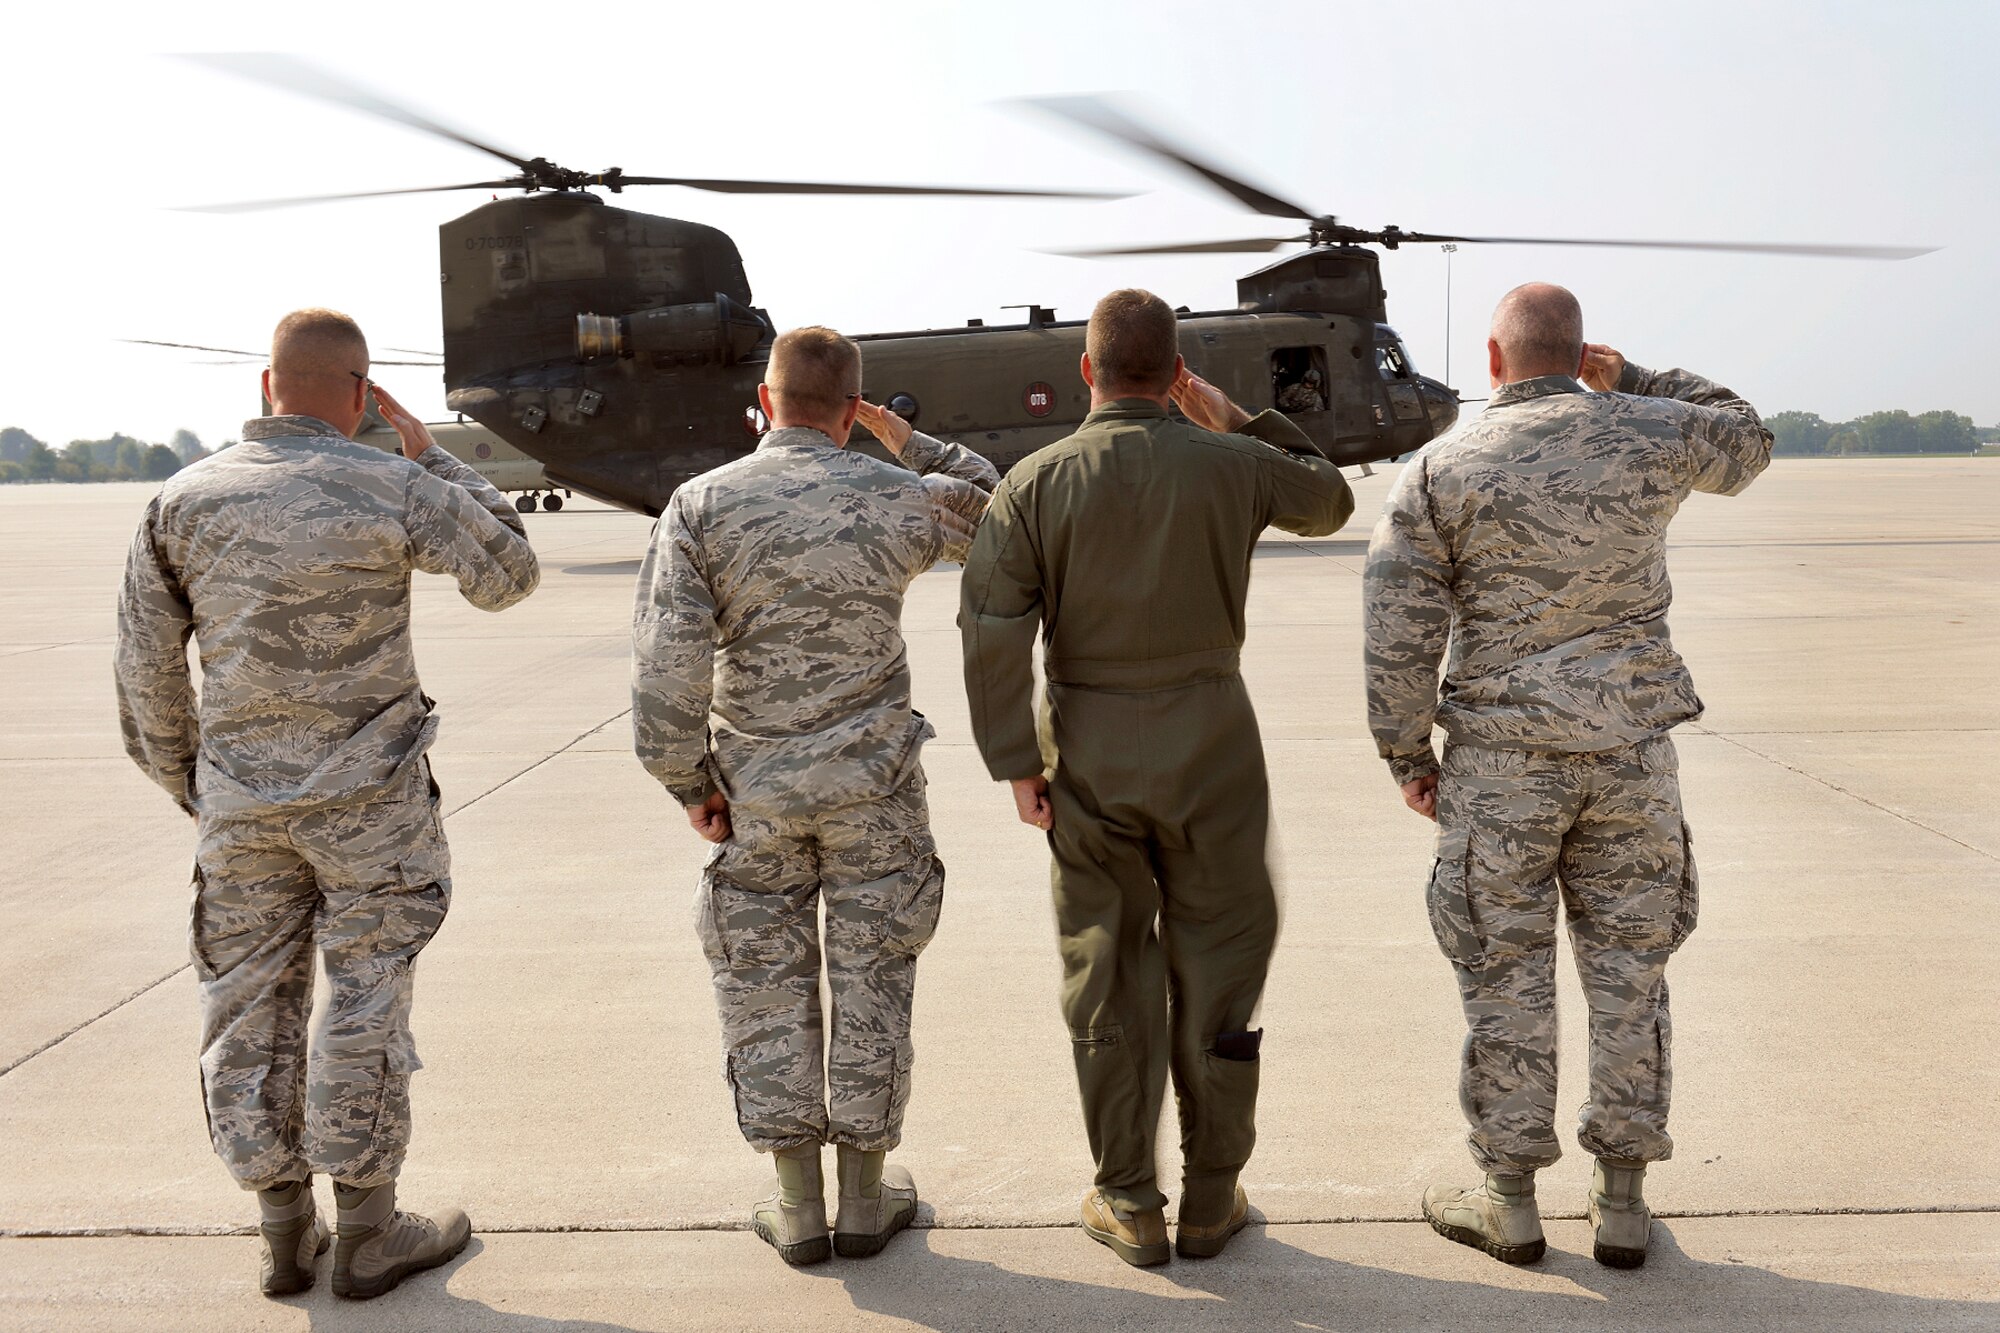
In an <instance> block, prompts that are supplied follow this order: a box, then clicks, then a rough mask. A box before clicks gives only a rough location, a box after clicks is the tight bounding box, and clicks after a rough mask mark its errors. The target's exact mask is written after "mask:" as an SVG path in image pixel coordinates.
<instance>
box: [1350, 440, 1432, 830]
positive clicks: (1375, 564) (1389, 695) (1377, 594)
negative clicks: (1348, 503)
mask: <svg viewBox="0 0 2000 1333" xmlns="http://www.w3.org/2000/svg"><path fill="white" fill-rule="evenodd" d="M1427 485H1428V475H1427V471H1426V468H1425V463H1424V459H1423V457H1422V456H1419V457H1417V458H1416V459H1414V460H1412V461H1411V463H1410V464H1409V466H1407V467H1405V468H1404V469H1403V475H1402V476H1401V477H1399V478H1398V479H1397V481H1396V484H1395V486H1394V487H1393V488H1392V489H1391V490H1390V492H1389V502H1388V505H1387V507H1386V508H1385V509H1384V511H1383V514H1382V520H1381V522H1379V523H1377V524H1376V525H1375V536H1374V539H1373V540H1372V541H1370V542H1369V544H1368V563H1367V566H1366V567H1365V569H1364V570H1363V572H1362V598H1363V601H1362V616H1363V620H1364V621H1365V626H1366V627H1365V631H1364V645H1365V646H1364V650H1363V666H1364V670H1365V673H1366V676H1367V684H1368V727H1369V730H1371V731H1372V732H1374V733H1375V750H1376V753H1378V754H1380V755H1381V756H1382V758H1383V759H1385V760H1387V761H1388V764H1389V771H1390V773H1391V774H1392V775H1394V777H1395V779H1396V782H1397V784H1398V785H1399V786H1403V787H1405V788H1406V792H1405V795H1406V796H1408V795H1409V792H1408V791H1407V788H1408V787H1409V785H1410V784H1412V783H1417V782H1419V781H1422V780H1424V779H1427V778H1434V777H1435V776H1436V774H1437V771H1438V762H1437V755H1436V753H1435V752H1434V751H1433V750H1432V749H1431V724H1432V721H1433V719H1434V718H1435V717H1436V716H1437V701H1438V665H1439V663H1440V662H1442V661H1443V659H1444V653H1445V647H1446V645H1447V643H1448V642H1449V641H1450V638H1451V555H1450V551H1449V549H1448V548H1447V547H1446V545H1445V543H1444V539H1443V538H1442V537H1440V536H1439V535H1438V531H1437V527H1436V525H1435V523H1434V521H1433V519H1432V515H1431V505H1430V496H1429V492H1428V488H1427ZM1413 805H1414V802H1413ZM1419 809H1420V812H1421V813H1429V811H1428V810H1421V808H1420V807H1419Z"/></svg>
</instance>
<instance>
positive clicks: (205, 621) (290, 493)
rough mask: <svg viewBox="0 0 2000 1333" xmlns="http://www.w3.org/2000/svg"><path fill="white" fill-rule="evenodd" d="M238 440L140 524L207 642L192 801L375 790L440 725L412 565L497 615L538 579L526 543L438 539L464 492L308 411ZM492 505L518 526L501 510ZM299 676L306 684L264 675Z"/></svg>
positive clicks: (168, 489) (192, 472) (266, 422)
mask: <svg viewBox="0 0 2000 1333" xmlns="http://www.w3.org/2000/svg"><path fill="white" fill-rule="evenodd" d="M245 436H246V438H245V439H244V440H243V442H242V443H240V444H237V445H235V446H233V447H231V448H229V449H226V450H224V451H222V452H221V453H219V454H215V455H212V456H210V457H208V458H205V459H203V460H202V461H200V462H198V463H196V464H195V465H194V466H192V467H190V468H187V469H185V470H183V471H182V472H179V473H177V474H176V475H175V476H174V477H172V478H170V479H169V480H168V481H167V483H166V485H165V486H164V487H162V489H161V492H160V495H159V497H158V499H157V500H156V501H155V502H154V505H153V507H152V509H151V510H149V513H148V521H147V529H146V531H147V533H148V534H150V535H149V536H148V537H147V538H146V539H147V540H149V541H150V542H151V543H152V544H153V545H154V547H155V550H156V552H157V558H158V559H159V560H160V561H162V562H164V564H165V565H166V566H167V567H169V568H171V569H172V570H173V571H174V573H175V576H176V580H177V582H178V585H179V587H180V590H181V592H182V594H183V595H184V596H185V598H186V600H187V605H188V610H189V612H190V613H191V616H192V620H193V626H194V633H195V639H196V643H197V645H198V647H199V649H200V653H201V665H202V690H201V699H200V707H199V714H198V720H197V727H198V730H199V733H200V736H201V741H202V744H201V756H202V771H201V772H200V774H199V775H198V776H197V778H196V782H195V785H196V788H197V790H199V791H200V793H201V798H202V807H203V808H204V809H208V810H213V811H222V810H233V811H239V812H240V811H245V810H250V809H255V808H287V809H293V810H297V809H302V808H305V807H308V806H312V805H324V804H328V803H333V802H339V801H345V800H352V799H354V798H355V797H356V796H358V795H360V794H362V793H364V792H365V791H367V790H370V789H386V787H387V786H388V785H389V784H390V782H391V781H392V780H393V779H394V777H395V775H396V773H397V771H398V770H399V769H400V768H401V767H402V766H403V765H404V764H405V763H407V762H409V761H410V760H411V759H413V758H414V757H415V756H416V755H417V754H420V753H421V752H422V751H423V749H424V748H426V747H427V746H428V744H429V741H430V737H431V734H432V733H434V731H435V725H436V724H435V722H430V721H427V715H428V714H429V711H430V703H429V701H428V700H427V699H425V698H424V696H423V694H422V692H421V690H420V688H419V686H418V681H417V669H416V656H415V651H414V648H413V646H412V643H411V639H410V599H409V586H410V574H411V572H412V571H413V570H416V569H424V570H426V571H428V572H433V573H440V574H452V575H455V576H458V577H459V579H460V583H461V588H462V589H463V591H464V593H465V595H466V597H467V599H468V600H470V601H471V602H472V603H473V604H474V605H476V606H480V607H482V608H484V609H487V610H500V609H502V608H504V607H506V606H508V605H511V604H512V603H513V602H515V601H518V600H519V599H520V598H521V597H524V596H526V595H527V593H528V592H529V591H531V590H532V589H533V587H534V584H535V574H536V570H535V561H534V556H533V553H532V552H531V551H529V550H528V549H527V547H526V545H525V543H520V542H510V541H505V540H499V541H494V540H492V539H491V538H490V537H489V538H487V540H485V541H482V542H481V543H480V546H479V548H478V549H479V550H481V551H483V550H484V549H485V547H486V546H487V545H492V546H494V547H495V548H497V549H495V550H493V551H492V552H491V554H492V555H493V556H494V557H495V558H494V559H492V560H491V561H477V560H474V559H471V558H469V553H468V552H464V551H459V550H455V549H453V542H452V541H450V540H446V539H444V536H445V534H446V533H447V532H452V531H455V530H457V529H459V528H460V527H461V525H463V524H464V523H465V522H466V521H467V519H468V518H469V517H470V510H471V509H473V508H478V507H479V506H478V505H477V503H476V501H474V500H473V498H472V496H471V494H470V493H469V492H466V491H465V490H463V489H462V486H461V485H460V484H455V482H453V481H442V480H440V478H439V477H437V476H434V475H433V474H432V473H430V472H427V471H426V470H425V469H424V468H423V467H420V466H418V465H417V464H416V463H414V462H411V461H409V460H408V459H405V458H403V457H402V456H400V455H392V454H386V453H384V452H383V451H382V450H380V449H377V448H374V447H372V446H370V445H364V444H357V443H355V442H353V441H351V440H348V439H346V438H345V437H343V436H340V435H338V434H335V433H333V432H332V431H331V430H330V429H329V428H327V427H326V426H325V425H324V424H323V423H321V422H318V421H316V420H314V419H312V418H306V417H264V418H260V419H258V420H257V421H254V422H252V423H249V424H248V425H247V426H246V428H245ZM445 470H449V471H450V472H453V473H466V474H470V470H469V469H465V468H464V467H463V465H462V464H451V465H441V467H440V471H445ZM503 504H504V502H503ZM488 512H491V513H494V516H495V518H496V519H500V520H501V522H502V523H504V522H505V517H512V523H511V524H508V525H507V526H508V527H509V528H511V529H516V530H518V528H519V523H520V520H519V519H518V517H513V511H512V509H511V507H507V508H506V510H505V517H503V516H502V515H501V513H500V512H498V511H492V510H489V511H488ZM493 526H499V524H495V525H493ZM300 677H310V680H311V688H310V689H274V688H273V685H274V682H277V681H282V680H285V679H296V678H300Z"/></svg>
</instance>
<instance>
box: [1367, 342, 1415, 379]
mask: <svg viewBox="0 0 2000 1333" xmlns="http://www.w3.org/2000/svg"><path fill="white" fill-rule="evenodd" d="M1375 369H1377V370H1379V371H1381V372H1382V378H1383V379H1385V380H1406V379H1408V378H1410V363H1409V361H1408V360H1407V359H1406V358H1405V357H1404V356H1403V349H1402V347H1401V346H1400V345H1398V344H1396V343H1377V344H1375Z"/></svg>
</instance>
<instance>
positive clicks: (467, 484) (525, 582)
mask: <svg viewBox="0 0 2000 1333" xmlns="http://www.w3.org/2000/svg"><path fill="white" fill-rule="evenodd" d="M417 462H418V465H419V466H420V467H421V468H422V470H421V471H418V472H413V473H411V474H410V484H409V488H408V489H407V491H406V492H405V493H404V516H403V523H404V528H405V530H406V531H407V532H408V533H409V536H410V558H411V561H412V563H414V564H415V565H416V567H417V568H418V569H421V570H423V571H424V572H425V573H426V574H442V575H444V576H446V577H447V578H451V579H455V580H457V582H458V591H459V593H460V594H461V595H462V596H464V598H465V600H466V601H468V602H471V603H472V604H473V605H474V606H476V607H478V608H479V609H480V610H482V611H504V610H506V609H507V608H508V607H510V606H512V605H514V603H516V602H518V601H520V600H521V599H522V598H524V597H526V596H527V595H528V594H529V593H531V592H533V591H534V590H535V585H536V584H538V583H540V582H541V579H542V567H541V563H540V561H538V560H537V559H536V558H535V549H534V547H532V546H530V545H528V531H527V528H526V527H525V526H523V525H522V522H521V516H520V514H519V513H518V512H516V511H515V509H514V506H513V505H511V504H509V503H507V497H506V496H504V495H502V494H501V493H500V492H499V491H497V490H495V489H494V487H493V486H492V484H491V483H489V482H488V481H487V480H486V478H484V477H482V476H480V475H479V474H478V473H477V472H474V471H473V470H472V469H471V468H469V467H467V466H466V465H465V464H463V463H461V462H459V461H458V460H457V459H456V458H453V457H452V456H451V455H450V454H448V453H446V452H445V451H444V450H442V449H440V448H438V446H436V445H432V446H431V447H430V448H428V449H426V450H424V452H423V455H422V457H420V458H419V459H418V460H417Z"/></svg>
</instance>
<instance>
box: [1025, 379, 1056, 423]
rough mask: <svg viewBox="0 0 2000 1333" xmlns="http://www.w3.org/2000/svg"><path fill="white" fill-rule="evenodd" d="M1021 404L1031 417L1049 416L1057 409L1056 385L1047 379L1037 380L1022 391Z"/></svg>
mask: <svg viewBox="0 0 2000 1333" xmlns="http://www.w3.org/2000/svg"><path fill="white" fill-rule="evenodd" d="M1021 405H1022V406H1023V407H1025V408H1027V409H1028V415H1029V416H1031V417H1045V416H1047V415H1048V414H1049V413H1051V412H1053V411H1055V410H1056V391H1055V386H1054V385H1052V384H1050V383H1049V382H1048V381H1047V380H1036V381H1035V382H1034V383H1033V384H1030V385H1029V386H1028V387H1027V388H1026V389H1025V390H1024V391H1023V392H1022V394H1021Z"/></svg>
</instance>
